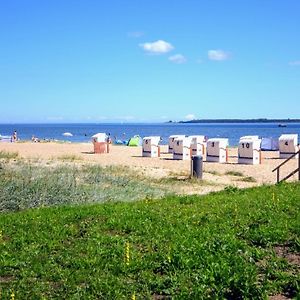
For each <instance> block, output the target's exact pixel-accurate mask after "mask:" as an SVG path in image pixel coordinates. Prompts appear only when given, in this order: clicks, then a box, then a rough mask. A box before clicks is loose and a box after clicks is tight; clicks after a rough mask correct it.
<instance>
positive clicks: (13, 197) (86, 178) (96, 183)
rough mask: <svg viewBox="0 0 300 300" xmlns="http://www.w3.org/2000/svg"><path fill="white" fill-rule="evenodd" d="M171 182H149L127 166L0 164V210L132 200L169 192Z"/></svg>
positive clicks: (171, 187) (171, 191)
mask: <svg viewBox="0 0 300 300" xmlns="http://www.w3.org/2000/svg"><path fill="white" fill-rule="evenodd" d="M173 190H174V189H173V183H170V184H169V185H162V184H161V183H159V181H157V182H155V181H154V182H150V181H149V178H146V177H141V176H140V175H139V174H138V173H136V172H134V171H132V170H131V169H129V168H122V167H100V166H89V165H87V166H81V167H80V166H76V165H73V166H70V165H61V166H59V167H57V166H56V167H53V168H51V166H47V167H43V166H41V165H34V164H25V163H22V162H20V163H18V164H15V165H11V166H7V165H4V164H3V165H2V166H1V167H0V212H1V211H17V210H23V209H26V208H33V207H40V206H51V205H58V204H78V203H92V202H111V201H135V200H140V199H145V198H153V199H155V198H161V197H162V196H164V195H167V194H171V193H172V194H173V193H174V192H173Z"/></svg>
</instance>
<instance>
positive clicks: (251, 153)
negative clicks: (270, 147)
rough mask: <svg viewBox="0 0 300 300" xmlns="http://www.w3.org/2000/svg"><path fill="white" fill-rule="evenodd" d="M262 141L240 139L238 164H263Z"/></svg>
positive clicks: (254, 138) (255, 138) (253, 138)
mask: <svg viewBox="0 0 300 300" xmlns="http://www.w3.org/2000/svg"><path fill="white" fill-rule="evenodd" d="M260 145H261V140H260V139H258V138H257V137H248V138H246V137H242V138H240V142H239V147H238V163H239V164H249V165H258V164H260V163H261V151H260Z"/></svg>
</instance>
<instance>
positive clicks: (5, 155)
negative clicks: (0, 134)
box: [0, 150, 19, 160]
mask: <svg viewBox="0 0 300 300" xmlns="http://www.w3.org/2000/svg"><path fill="white" fill-rule="evenodd" d="M18 156H19V153H18V152H8V151H3V150H1V151H0V159H4V160H11V159H17V158H18Z"/></svg>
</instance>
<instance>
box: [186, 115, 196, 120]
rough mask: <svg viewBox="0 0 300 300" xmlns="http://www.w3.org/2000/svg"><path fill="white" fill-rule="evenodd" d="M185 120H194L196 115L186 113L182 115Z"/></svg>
mask: <svg viewBox="0 0 300 300" xmlns="http://www.w3.org/2000/svg"><path fill="white" fill-rule="evenodd" d="M184 118H185V119H186V120H189V121H190V120H195V119H196V116H195V115H194V114H188V115H186V116H185V117H184Z"/></svg>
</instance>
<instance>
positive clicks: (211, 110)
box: [0, 0, 300, 123]
mask: <svg viewBox="0 0 300 300" xmlns="http://www.w3.org/2000/svg"><path fill="white" fill-rule="evenodd" d="M299 30H300V1H299V0H251V1H250V0H243V1H241V0H235V1H234V0H226V1H223V0H219V1H217V0H214V1H211V0H210V1H208V0H207V1H201V0H182V1H179V0H152V1H146V0H134V1H133V0H132V1H131V0H128V1H124V0H110V1H100V0H99V1H96V0H85V1H79V0H72V1H69V0H64V1H61V0H59V1H58V0H48V1H47V0H45V1H40V0H37V1H33V0H26V1H24V0H19V1H17V0H10V1H1V4H0V101H1V109H0V123H23V122H26V123H30V122H46V123H48V122H60V123H61V122H120V121H124V122H164V121H167V120H184V119H192V118H261V117H263V118H264V117H266V118H300V109H299V101H300V38H299V37H300V35H299Z"/></svg>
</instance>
